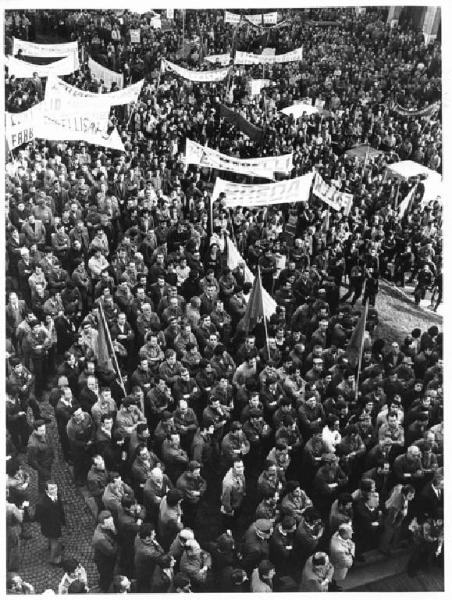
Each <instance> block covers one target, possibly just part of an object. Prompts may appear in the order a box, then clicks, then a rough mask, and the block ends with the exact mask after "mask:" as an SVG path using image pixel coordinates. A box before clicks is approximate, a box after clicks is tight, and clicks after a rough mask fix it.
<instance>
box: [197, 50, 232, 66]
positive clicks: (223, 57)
mask: <svg viewBox="0 0 452 600" xmlns="http://www.w3.org/2000/svg"><path fill="white" fill-rule="evenodd" d="M204 60H207V62H210V63H220V65H224V66H226V65H228V64H229V62H230V60H231V55H230V54H229V52H228V53H226V54H211V55H210V56H205V57H204Z"/></svg>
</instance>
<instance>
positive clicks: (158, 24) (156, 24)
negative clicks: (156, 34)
mask: <svg viewBox="0 0 452 600" xmlns="http://www.w3.org/2000/svg"><path fill="white" fill-rule="evenodd" d="M151 27H153V28H154V29H161V28H162V21H161V19H160V15H158V16H156V17H152V19H151Z"/></svg>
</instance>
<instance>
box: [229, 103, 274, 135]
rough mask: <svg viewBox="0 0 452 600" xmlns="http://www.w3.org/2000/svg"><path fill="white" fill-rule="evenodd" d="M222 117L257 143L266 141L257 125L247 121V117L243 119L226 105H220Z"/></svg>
mask: <svg viewBox="0 0 452 600" xmlns="http://www.w3.org/2000/svg"><path fill="white" fill-rule="evenodd" d="M220 116H221V117H223V119H226V121H229V122H230V123H233V124H234V125H235V126H236V127H238V129H240V130H241V131H243V133H244V134H245V135H247V136H248V137H249V138H251V139H252V140H254V141H255V142H257V143H258V144H262V142H263V139H264V130H263V129H261V128H260V127H256V126H255V125H253V124H252V123H250V122H249V121H247V120H246V119H245V117H242V115H240V114H239V113H236V112H235V111H233V110H231V109H230V108H228V107H227V106H225V105H224V104H220Z"/></svg>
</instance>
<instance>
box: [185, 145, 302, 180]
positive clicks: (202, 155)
mask: <svg viewBox="0 0 452 600" xmlns="http://www.w3.org/2000/svg"><path fill="white" fill-rule="evenodd" d="M185 163H186V164H189V165H199V166H201V167H208V168H212V169H220V170H222V171H231V172H232V173H240V174H242V175H250V176H251V177H265V178H266V179H273V178H274V177H273V176H274V173H285V174H289V173H290V171H291V170H292V168H293V162H292V154H284V155H282V156H268V157H262V158H246V159H242V158H236V157H235V156H228V155H226V154H222V153H221V152H218V151H217V150H213V149H212V148H208V147H207V146H202V145H201V144H198V143H197V142H193V141H192V140H189V139H188V138H187V145H186V149H185Z"/></svg>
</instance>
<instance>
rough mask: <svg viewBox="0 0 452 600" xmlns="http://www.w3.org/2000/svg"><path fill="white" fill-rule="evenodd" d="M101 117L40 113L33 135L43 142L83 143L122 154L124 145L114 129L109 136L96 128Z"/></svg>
mask: <svg viewBox="0 0 452 600" xmlns="http://www.w3.org/2000/svg"><path fill="white" fill-rule="evenodd" d="M100 119H101V115H95V114H93V115H86V114H85V115H83V114H82V115H80V114H68V115H59V114H58V115H57V116H56V117H55V116H53V115H51V114H50V113H47V112H46V113H44V112H43V113H42V114H41V118H39V119H38V120H37V121H36V123H35V125H34V135H35V137H37V138H42V139H44V140H54V141H57V140H72V141H84V142H87V143H89V144H95V145H96V146H105V147H106V148H112V149H114V150H120V151H121V152H124V144H123V143H122V141H121V138H120V137H119V134H118V130H117V129H115V130H114V131H113V132H112V133H111V134H110V135H108V134H107V133H106V130H105V129H104V130H102V129H101V128H99V127H97V122H98V120H100Z"/></svg>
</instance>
